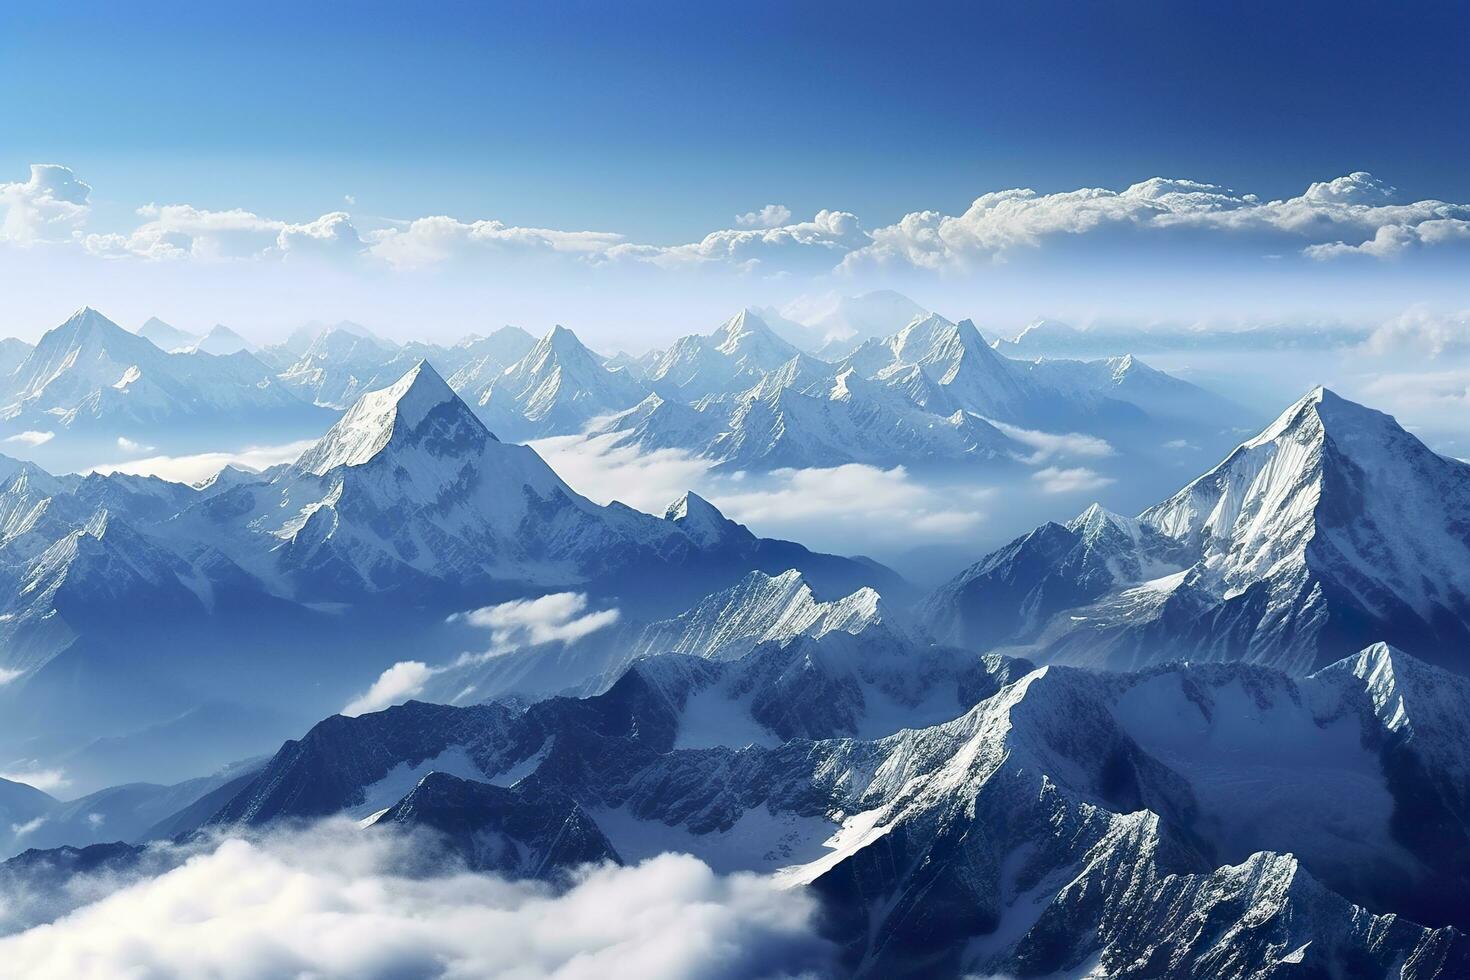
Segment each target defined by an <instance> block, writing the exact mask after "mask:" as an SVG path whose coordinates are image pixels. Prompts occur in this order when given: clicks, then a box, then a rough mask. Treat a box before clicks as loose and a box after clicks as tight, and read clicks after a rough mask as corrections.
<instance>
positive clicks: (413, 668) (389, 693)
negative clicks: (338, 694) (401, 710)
mask: <svg viewBox="0 0 1470 980" xmlns="http://www.w3.org/2000/svg"><path fill="white" fill-rule="evenodd" d="M442 670H443V668H439V667H430V666H429V665H428V664H426V663H424V662H423V661H421V660H400V661H399V662H398V663H396V664H394V665H393V666H391V667H389V668H388V669H387V670H385V671H383V673H382V674H381V675H379V677H378V679H377V680H376V681H374V682H373V685H372V687H369V688H368V689H367V690H366V691H364V692H363V693H362V694H360V695H358V696H357V697H355V698H353V699H352V700H351V701H349V702H347V705H346V706H345V707H344V708H343V709H342V714H344V715H346V716H347V717H349V718H356V717H357V716H358V715H365V714H369V713H371V712H374V711H382V710H383V709H384V708H389V707H392V706H393V705H395V704H399V703H401V702H403V701H407V700H408V699H409V698H412V697H413V696H414V695H416V694H418V693H419V692H420V691H422V690H423V689H424V685H426V684H428V682H429V679H430V678H432V677H433V676H434V675H435V674H437V673H440V672H441V671H442Z"/></svg>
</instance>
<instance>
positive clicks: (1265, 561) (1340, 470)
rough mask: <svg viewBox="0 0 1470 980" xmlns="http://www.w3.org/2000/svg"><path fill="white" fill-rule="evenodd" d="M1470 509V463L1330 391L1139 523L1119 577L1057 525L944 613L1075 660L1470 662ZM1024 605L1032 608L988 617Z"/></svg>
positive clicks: (963, 587) (950, 632) (965, 583)
mask: <svg viewBox="0 0 1470 980" xmlns="http://www.w3.org/2000/svg"><path fill="white" fill-rule="evenodd" d="M1467 521H1470V466H1467V465H1466V464H1464V463H1460V462H1458V461H1456V460H1451V459H1447V458H1445V457H1442V456H1439V455H1437V454H1435V453H1434V452H1432V451H1430V450H1429V449H1428V448H1427V447H1425V446H1424V444H1423V443H1421V442H1419V440H1417V439H1416V438H1414V437H1413V436H1412V435H1410V434H1409V433H1408V432H1406V431H1404V430H1403V429H1402V428H1400V427H1399V426H1398V424H1397V423H1395V422H1394V420H1393V419H1392V418H1390V417H1389V416H1387V415H1384V414H1382V413H1380V412H1375V411H1373V410H1371V409H1367V408H1364V407H1362V406H1360V405H1356V404H1354V403H1352V402H1349V401H1346V400H1345V399H1343V398H1340V397H1339V396H1337V395H1335V394H1333V393H1332V392H1330V391H1327V390H1325V389H1322V388H1317V389H1314V390H1313V391H1312V392H1310V393H1309V394H1308V395H1307V396H1306V397H1304V398H1303V399H1301V400H1300V401H1299V402H1297V403H1296V404H1295V405H1293V406H1291V407H1290V408H1288V409H1287V410H1286V411H1285V412H1283V413H1282V415H1281V416H1280V417H1279V418H1278V419H1277V420H1276V421H1275V422H1274V423H1272V424H1271V425H1270V426H1268V427H1267V428H1266V429H1265V430H1264V431H1263V432H1262V433H1261V434H1260V435H1258V436H1256V437H1255V438H1253V439H1251V440H1249V441H1248V442H1246V443H1244V444H1242V445H1241V446H1240V447H1239V448H1237V449H1236V450H1235V451H1234V452H1233V453H1231V454H1230V456H1229V457H1228V458H1227V459H1226V460H1225V461H1224V462H1222V463H1221V464H1220V465H1219V466H1217V467H1216V468H1215V469H1213V470H1211V471H1210V472H1209V473H1207V474H1205V475H1204V476H1202V477H1200V478H1199V479H1197V480H1195V481H1194V482H1192V483H1190V484H1189V485H1188V486H1187V487H1185V488H1184V489H1183V490H1181V491H1179V493H1177V494H1176V495H1174V496H1173V497H1171V498H1170V499H1169V500H1166V501H1164V502H1162V503H1160V504H1158V505H1156V506H1154V507H1152V508H1149V509H1148V510H1147V511H1145V512H1144V513H1143V514H1141V515H1140V516H1139V517H1138V518H1137V520H1136V521H1134V522H1130V527H1132V528H1133V529H1134V530H1133V532H1132V533H1131V535H1130V536H1126V537H1122V538H1119V539H1118V541H1117V545H1116V546H1115V547H1114V548H1113V549H1112V552H1113V554H1114V562H1113V567H1112V568H1111V570H1110V571H1109V574H1107V575H1105V576H1099V575H1097V574H1095V573H1094V572H1092V571H1091V570H1090V568H1089V565H1088V561H1087V557H1086V556H1087V555H1088V554H1089V553H1090V552H1089V549H1088V547H1086V546H1085V545H1084V544H1083V543H1082V542H1080V541H1079V539H1078V536H1077V535H1076V534H1075V533H1073V534H1070V535H1069V534H1068V533H1065V532H1061V531H1059V530H1053V529H1048V528H1043V529H1040V530H1038V531H1037V532H1033V534H1031V535H1028V536H1027V537H1026V538H1023V539H1020V540H1018V541H1017V542H1014V543H1012V544H1011V545H1008V546H1007V547H1006V548H1004V549H1002V550H1001V551H999V552H996V553H995V554H994V555H991V556H990V557H988V558H987V559H985V560H984V561H982V562H981V563H980V564H978V565H976V566H975V567H974V568H972V569H970V570H968V571H966V572H965V573H963V574H962V575H961V576H960V577H959V578H958V579H956V580H955V581H954V582H952V583H950V584H949V585H947V586H945V587H944V588H943V589H941V590H940V591H939V593H937V594H936V595H935V596H934V597H933V598H932V599H931V601H930V603H929V609H930V612H931V614H932V615H933V617H934V619H935V622H936V624H937V628H938V629H939V630H940V635H942V636H945V637H946V638H948V639H949V640H951V641H953V642H962V643H970V644H975V645H979V646H981V647H985V648H988V647H992V646H996V645H1007V644H1015V645H1022V646H1025V647H1026V648H1027V649H1028V650H1030V651H1031V653H1032V655H1045V656H1049V657H1052V658H1054V659H1061V660H1065V661H1076V662H1088V663H1112V664H1124V665H1127V664H1136V663H1140V662H1146V661H1148V660H1151V659H1155V658H1161V657H1162V658H1167V657H1175V656H1190V657H1196V658H1212V659H1213V658H1225V659H1246V660H1252V661H1256V662H1262V663H1271V664H1275V665H1278V666H1280V667H1282V668H1284V669H1288V670H1293V671H1298V672H1304V671H1306V670H1309V669H1312V668H1313V667H1316V666H1321V665H1322V664H1324V663H1327V662H1328V661H1330V660H1331V659H1333V658H1334V657H1335V655H1336V652H1337V651H1340V650H1341V649H1342V648H1343V647H1344V646H1361V645H1363V644H1366V643H1369V642H1372V641H1375V640H1378V639H1385V640H1388V641H1389V642H1392V643H1395V644H1397V645H1399V646H1402V647H1403V648H1405V649H1407V650H1410V651H1411V652H1413V653H1414V654H1415V655H1417V656H1420V657H1423V658H1427V659H1431V660H1433V661H1435V662H1439V663H1445V664H1450V665H1454V666H1455V667H1456V669H1460V670H1466V669H1467V668H1466V665H1465V663H1464V661H1463V659H1462V658H1461V657H1460V656H1459V654H1458V652H1457V651H1460V650H1463V649H1464V648H1465V647H1466V644H1467V643H1470V538H1467V536H1466V534H1465V527H1466V525H1467ZM1053 527H1054V526H1053ZM1042 542H1046V546H1045V547H1041V544H1042ZM1120 561H1121V562H1123V564H1121V565H1120V564H1119V562H1120ZM1013 601H1014V602H1019V606H1017V608H1019V609H1021V610H1022V611H1023V613H1022V615H1021V616H1019V617H1017V616H1015V615H1012V616H1010V617H1009V618H1004V614H1001V618H997V615H996V614H995V613H994V612H987V610H994V609H995V608H996V607H997V606H1002V605H1006V604H1007V603H1011V602H1013Z"/></svg>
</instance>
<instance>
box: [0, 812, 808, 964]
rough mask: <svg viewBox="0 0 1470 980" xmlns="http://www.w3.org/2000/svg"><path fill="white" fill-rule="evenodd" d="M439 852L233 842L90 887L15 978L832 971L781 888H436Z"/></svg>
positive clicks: (652, 872) (332, 830)
mask: <svg viewBox="0 0 1470 980" xmlns="http://www.w3.org/2000/svg"><path fill="white" fill-rule="evenodd" d="M422 843H423V842H421V841H417V840H416V839H415V838H413V837H411V836H404V835H399V834H395V833H386V832H373V831H359V830H357V829H356V828H355V826H353V825H352V824H348V823H345V822H342V821H329V822H327V823H325V824H323V825H320V826H317V827H314V828H310V829H307V830H304V831H298V832H291V833H280V834H274V835H271V836H268V837H264V838H257V839H246V838H244V837H226V838H224V839H221V840H218V841H214V842H210V843H209V844H207V845H206V846H204V847H203V848H201V849H198V850H197V851H195V852H194V853H188V852H187V851H183V852H179V853H178V854H177V860H178V861H179V862H180V863H179V864H178V865H177V866H176V867H173V868H172V869H170V870H166V871H165V872H164V873H162V874H160V875H158V876H157V877H149V878H146V879H144V880H140V881H131V882H129V881H125V880H111V881H97V880H93V881H90V882H87V881H83V882H79V883H76V884H74V885H73V886H72V887H73V888H74V890H75V892H76V894H77V895H79V896H81V897H83V898H84V899H88V898H90V899H92V900H91V901H90V902H89V903H88V904H84V905H82V906H81V907H79V908H77V909H76V910H75V911H72V912H71V913H70V914H67V915H65V916H64V917H62V918H60V919H58V920H57V921H55V922H53V923H50V924H46V925H39V926H34V927H32V928H29V929H25V930H24V931H20V932H18V933H16V934H14V935H11V936H9V937H8V938H5V939H0V962H3V963H4V964H5V969H6V971H7V972H13V974H14V975H16V976H26V977H68V978H80V980H85V978H98V980H101V978H112V977H123V976H149V977H180V978H183V977H198V976H211V977H219V978H228V980H256V978H261V980H265V978H274V977H283V976H290V977H306V976H310V977H321V978H344V980H345V978H349V977H350V978H382V980H387V978H397V977H423V978H445V980H450V978H466V980H467V978H471V977H474V978H481V977H485V978H496V977H498V978H511V977H515V978H539V977H552V978H564V980H581V978H588V980H594V978H595V980H613V978H629V980H632V978H650V980H658V978H671V980H672V978H681V977H690V976H700V977H709V978H731V980H733V978H737V977H748V976H766V977H780V976H798V975H803V974H806V975H810V974H813V973H815V972H819V971H823V970H824V969H825V968H826V967H827V966H828V965H829V964H830V962H831V949H830V948H829V947H828V946H827V944H826V943H824V942H823V941H822V940H820V939H819V938H817V937H816V936H815V935H814V933H813V931H812V918H813V912H814V909H813V905H812V902H811V900H810V899H809V898H808V897H807V896H806V895H805V894H803V893H801V892H799V891H783V890H780V889H778V888H776V887H774V886H773V885H772V884H771V882H770V880H769V879H766V878H762V877H757V876H754V875H733V876H728V877H727V876H720V875H717V874H715V873H714V872H713V871H711V870H710V868H709V867H708V866H706V865H704V864H703V863H702V862H700V861H698V860H696V859H694V858H692V857H688V856H683V855H673V854H666V855H663V856H660V857H657V858H653V859H651V860H648V861H645V862H643V863H641V864H639V865H636V866H633V867H627V868H618V867H611V866H608V867H600V868H589V869H587V870H585V871H584V872H583V873H582V874H580V875H579V876H578V877H577V879H576V880H575V882H574V884H572V886H571V887H570V888H568V889H567V890H565V891H563V892H560V893H558V892H556V891H553V890H552V889H550V888H549V887H547V886H544V885H541V884H536V883H526V882H509V881H505V880H503V879H500V878H496V877H492V876H489V875H480V874H470V873H463V872H460V873H448V874H431V875H428V876H425V875H424V874H423V873H422V872H423V868H422V863H423V862H422V853H423V848H422V847H421V846H420V845H421V844H422ZM109 892H110V893H109ZM97 896H101V897H97ZM38 897H43V896H38ZM53 900H54V896H53ZM7 911H8V912H9V914H8V915H7V916H6V920H8V921H9V922H10V923H12V924H14V923H23V922H25V921H26V918H27V912H28V910H27V909H26V908H23V907H20V908H17V907H11V908H9V909H8V910H7ZM0 921H4V920H0Z"/></svg>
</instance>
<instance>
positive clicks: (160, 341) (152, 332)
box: [138, 316, 199, 351]
mask: <svg viewBox="0 0 1470 980" xmlns="http://www.w3.org/2000/svg"><path fill="white" fill-rule="evenodd" d="M138 336H139V337H142V338H143V339H144V340H147V341H150V342H152V343H153V344H154V345H155V346H157V347H158V348H159V349H160V350H166V351H176V350H183V349H184V348H186V347H193V346H194V345H195V344H197V343H199V337H198V335H196V334H192V333H189V332H188V331H187V330H180V329H179V328H178V327H175V326H174V325H173V324H171V323H165V322H164V321H163V320H160V319H159V318H158V317H156V316H151V317H149V318H148V320H147V321H146V322H145V323H144V324H143V325H142V326H141V327H139V328H138Z"/></svg>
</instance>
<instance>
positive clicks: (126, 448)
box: [117, 436, 153, 453]
mask: <svg viewBox="0 0 1470 980" xmlns="http://www.w3.org/2000/svg"><path fill="white" fill-rule="evenodd" d="M117 448H119V449H121V450H122V451H123V452H125V453H146V452H148V451H150V450H151V449H152V448H153V447H152V446H145V445H143V444H142V443H141V442H134V441H133V440H131V439H129V438H128V437H127V436H118V437H117Z"/></svg>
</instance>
